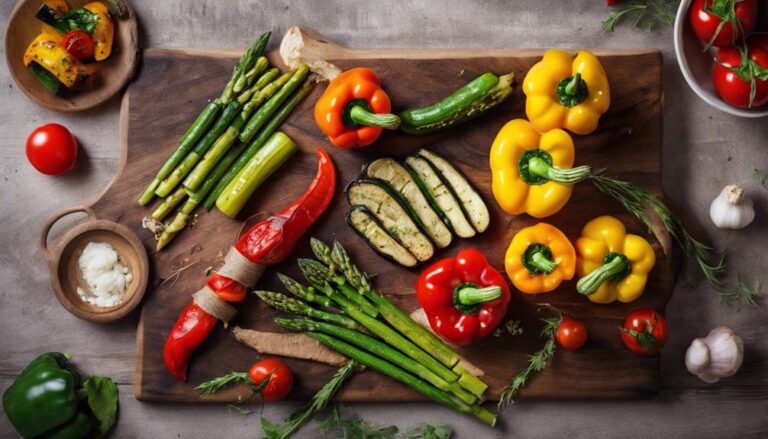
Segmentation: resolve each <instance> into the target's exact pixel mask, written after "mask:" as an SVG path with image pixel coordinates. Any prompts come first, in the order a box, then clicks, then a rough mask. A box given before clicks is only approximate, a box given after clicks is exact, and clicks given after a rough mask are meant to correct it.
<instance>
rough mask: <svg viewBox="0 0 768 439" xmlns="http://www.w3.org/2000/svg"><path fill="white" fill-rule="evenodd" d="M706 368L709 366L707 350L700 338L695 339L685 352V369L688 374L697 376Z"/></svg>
mask: <svg viewBox="0 0 768 439" xmlns="http://www.w3.org/2000/svg"><path fill="white" fill-rule="evenodd" d="M707 366H709V348H708V347H707V345H706V344H705V343H704V342H703V341H702V340H701V339H700V338H696V339H694V340H693V342H692V343H691V346H690V347H688V351H686V352H685V367H686V368H687V369H688V371H689V372H690V373H692V374H694V375H698V374H700V373H701V372H702V371H703V370H704V369H706V367H707Z"/></svg>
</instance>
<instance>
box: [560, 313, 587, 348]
mask: <svg viewBox="0 0 768 439" xmlns="http://www.w3.org/2000/svg"><path fill="white" fill-rule="evenodd" d="M586 341H587V327H586V326H584V323H582V322H581V321H579V320H576V319H574V318H573V317H571V316H564V317H563V321H562V322H560V326H558V327H557V343H558V344H559V345H560V346H561V347H562V348H564V349H568V350H569V351H576V350H578V349H579V348H581V347H582V346H584V343H586Z"/></svg>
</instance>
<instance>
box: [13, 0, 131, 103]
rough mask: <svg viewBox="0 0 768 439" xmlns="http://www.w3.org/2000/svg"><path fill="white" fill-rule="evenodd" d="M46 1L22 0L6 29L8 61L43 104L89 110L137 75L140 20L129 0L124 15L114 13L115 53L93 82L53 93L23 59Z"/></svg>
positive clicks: (78, 2)
mask: <svg viewBox="0 0 768 439" xmlns="http://www.w3.org/2000/svg"><path fill="white" fill-rule="evenodd" d="M42 3H43V1H42V0H20V1H19V3H18V4H17V5H16V7H15V8H14V9H13V12H11V16H10V18H9V20H8V27H6V29H5V62H6V64H7V65H8V70H10V71H11V76H13V80H14V81H16V85H17V86H18V87H19V88H20V89H21V91H23V92H24V94H26V95H27V96H28V97H29V98H30V99H32V100H33V101H35V102H37V103H38V104H39V105H42V106H43V107H45V108H48V109H49V110H53V111H63V112H74V111H83V110H87V109H89V108H93V107H95V106H97V105H99V104H101V103H103V102H106V101H107V100H109V98H111V97H112V96H114V95H115V94H117V93H118V92H119V91H120V90H121V89H122V88H123V87H124V86H125V85H126V84H127V83H128V81H129V80H130V79H131V77H132V76H133V74H134V72H135V71H136V66H137V64H138V59H139V44H138V24H137V22H136V15H135V14H134V13H133V10H132V9H131V7H130V6H129V5H128V3H127V2H123V4H124V6H125V13H124V14H123V16H122V17H112V18H113V20H114V22H115V37H114V44H113V48H112V54H111V55H110V56H109V58H107V59H106V60H104V61H100V62H99V63H98V69H99V70H98V72H97V73H96V75H95V78H94V79H95V81H94V84H93V86H92V87H91V88H89V89H86V90H78V91H71V92H67V93H66V95H65V96H58V95H55V94H53V93H51V92H50V91H49V90H48V89H46V88H45V87H44V86H43V85H42V84H41V83H40V81H38V80H37V79H36V78H35V77H34V76H33V75H32V73H30V71H29V69H27V67H26V66H25V65H24V63H23V62H22V58H23V56H24V52H25V51H26V50H27V47H28V46H29V43H30V42H32V40H33V39H34V38H35V37H36V36H37V35H38V34H39V33H40V27H41V26H42V23H41V22H40V21H39V20H38V19H37V18H35V13H36V12H37V10H38V9H39V8H40V5H41V4H42ZM67 3H68V4H69V6H70V7H71V8H75V7H79V6H82V5H84V4H87V3H90V1H85V0H67Z"/></svg>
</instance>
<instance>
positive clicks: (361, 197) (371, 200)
mask: <svg viewBox="0 0 768 439" xmlns="http://www.w3.org/2000/svg"><path fill="white" fill-rule="evenodd" d="M346 192H347V199H348V201H349V204H351V205H353V206H356V205H359V206H364V207H367V208H368V210H370V211H371V213H373V214H374V215H375V216H376V218H377V219H378V220H379V221H380V222H381V225H382V226H383V227H384V229H385V230H386V231H387V233H389V235H390V236H391V237H392V238H394V239H395V240H397V242H399V243H400V244H401V245H402V246H403V247H405V248H406V249H407V250H408V251H409V252H410V253H411V254H412V255H413V256H414V257H415V258H416V259H417V260H418V261H419V262H423V261H426V260H428V259H429V258H431V257H432V256H433V255H434V254H435V247H434V246H433V245H432V242H431V241H430V240H429V238H428V237H427V236H426V235H425V234H424V233H423V232H422V231H421V230H420V228H419V226H418V224H417V223H416V222H415V221H414V220H413V219H412V218H411V216H410V215H409V213H408V209H407V208H406V207H405V205H404V203H403V202H402V201H401V199H400V196H399V195H397V193H395V192H394V191H392V189H390V188H389V187H388V186H387V185H386V184H384V183H383V182H381V181H377V180H369V179H358V180H355V181H353V182H352V183H350V184H349V185H348V186H347V188H346Z"/></svg>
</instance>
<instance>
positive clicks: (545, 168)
mask: <svg viewBox="0 0 768 439" xmlns="http://www.w3.org/2000/svg"><path fill="white" fill-rule="evenodd" d="M528 170H529V172H530V173H531V174H534V175H537V176H539V177H541V178H546V179H547V180H550V181H556V182H558V183H563V184H576V183H578V182H580V181H584V180H586V179H588V178H589V177H590V176H591V175H592V168H591V167H589V166H577V167H575V168H570V169H566V168H558V167H557V166H552V165H550V164H548V163H547V162H545V161H544V160H542V159H540V158H539V157H532V158H531V159H530V160H529V161H528Z"/></svg>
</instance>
